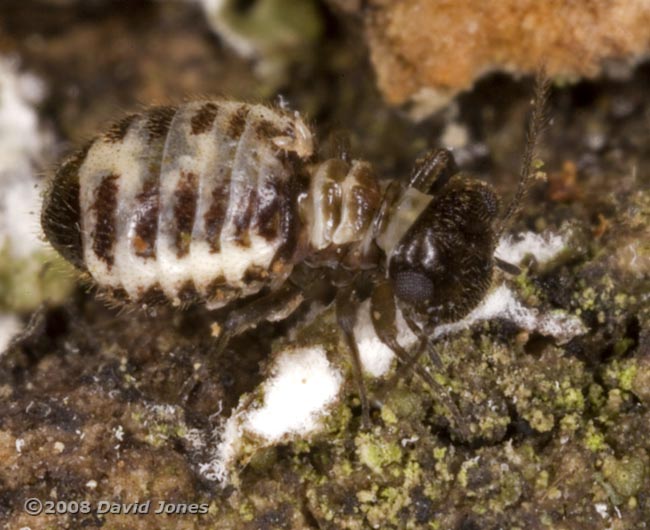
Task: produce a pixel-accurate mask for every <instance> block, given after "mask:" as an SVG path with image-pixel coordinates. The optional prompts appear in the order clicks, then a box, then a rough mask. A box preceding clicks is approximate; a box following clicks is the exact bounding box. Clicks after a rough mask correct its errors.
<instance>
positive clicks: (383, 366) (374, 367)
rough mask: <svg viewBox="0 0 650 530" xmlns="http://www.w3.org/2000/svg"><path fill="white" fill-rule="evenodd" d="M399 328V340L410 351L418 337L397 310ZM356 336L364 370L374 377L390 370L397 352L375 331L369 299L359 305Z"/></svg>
mask: <svg viewBox="0 0 650 530" xmlns="http://www.w3.org/2000/svg"><path fill="white" fill-rule="evenodd" d="M397 329H398V331H399V333H398V336H397V342H398V343H399V344H400V345H401V346H402V347H404V349H406V350H407V351H408V349H409V348H411V347H412V346H414V345H415V343H416V342H417V340H418V339H417V337H416V336H415V335H414V334H413V332H412V331H411V330H410V329H409V327H408V325H407V324H406V322H405V321H404V318H403V317H402V314H401V313H400V312H399V311H398V312H397ZM354 337H355V339H356V341H357V347H358V348H359V357H360V358H361V364H362V366H363V370H364V372H366V373H367V374H368V375H371V376H372V377H382V376H383V375H385V374H386V373H387V372H388V371H389V370H390V367H391V365H392V363H393V359H394V357H395V354H394V353H393V350H391V349H390V348H389V347H388V346H386V345H385V344H384V343H383V342H382V341H381V339H380V338H379V337H378V336H377V333H375V328H374V326H373V324H372V321H371V319H370V301H369V300H366V301H365V302H363V303H362V304H361V305H360V306H359V310H358V311H357V322H356V325H355V327H354Z"/></svg>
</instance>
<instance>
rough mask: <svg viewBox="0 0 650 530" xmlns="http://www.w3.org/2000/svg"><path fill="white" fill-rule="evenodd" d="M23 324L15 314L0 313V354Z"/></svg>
mask: <svg viewBox="0 0 650 530" xmlns="http://www.w3.org/2000/svg"><path fill="white" fill-rule="evenodd" d="M22 328H23V325H22V322H21V321H20V319H19V318H18V317H17V316H16V315H11V314H0V355H2V354H3V353H4V352H5V350H6V349H7V347H8V346H9V344H10V343H11V340H12V339H13V338H14V337H15V336H16V335H17V334H18V333H20V331H21V330H22Z"/></svg>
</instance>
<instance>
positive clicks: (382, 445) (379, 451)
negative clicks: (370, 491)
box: [355, 433, 402, 473]
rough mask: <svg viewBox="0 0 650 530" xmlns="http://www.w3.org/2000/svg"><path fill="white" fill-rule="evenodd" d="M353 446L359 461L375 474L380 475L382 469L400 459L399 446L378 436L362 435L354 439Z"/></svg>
mask: <svg viewBox="0 0 650 530" xmlns="http://www.w3.org/2000/svg"><path fill="white" fill-rule="evenodd" d="M355 445H356V447H357V456H358V458H359V461H360V462H361V463H363V464H364V465H366V466H368V467H369V468H370V469H371V470H372V471H373V472H375V473H382V472H383V469H384V467H386V466H388V465H390V464H395V463H397V462H399V461H400V460H401V458H402V451H401V449H400V447H399V445H397V444H396V443H394V442H390V441H386V440H384V439H383V438H382V437H381V436H380V435H378V434H373V433H362V434H360V435H358V436H357V437H356V439H355Z"/></svg>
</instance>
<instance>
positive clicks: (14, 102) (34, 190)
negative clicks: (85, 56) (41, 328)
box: [0, 56, 52, 257]
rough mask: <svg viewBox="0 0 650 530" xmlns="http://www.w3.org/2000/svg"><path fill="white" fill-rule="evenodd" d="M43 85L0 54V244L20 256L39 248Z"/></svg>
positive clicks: (45, 140)
mask: <svg viewBox="0 0 650 530" xmlns="http://www.w3.org/2000/svg"><path fill="white" fill-rule="evenodd" d="M43 92H44V88H43V85H42V83H41V82H40V81H39V80H38V79H37V78H36V77H34V76H33V75H30V74H27V73H21V72H20V71H19V69H18V64H17V62H16V61H15V60H13V59H10V58H7V57H1V56H0V248H2V247H4V246H5V245H6V244H7V243H10V248H11V251H12V254H13V255H15V256H17V257H25V256H28V255H30V254H32V253H33V252H35V251H37V250H39V249H42V248H43V243H42V241H41V240H40V238H39V233H40V229H39V225H38V212H39V210H40V190H39V188H38V185H39V181H38V179H37V178H36V175H37V173H38V172H39V171H40V169H39V167H38V166H39V162H41V161H42V159H43V157H44V153H45V152H46V150H47V149H48V148H49V147H50V145H51V143H52V136H51V135H50V134H48V133H46V132H44V131H43V129H42V127H41V126H40V124H39V120H38V114H37V111H36V107H35V105H36V104H37V103H38V102H39V101H40V100H41V99H42V97H43Z"/></svg>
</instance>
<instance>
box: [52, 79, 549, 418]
mask: <svg viewBox="0 0 650 530" xmlns="http://www.w3.org/2000/svg"><path fill="white" fill-rule="evenodd" d="M544 93H545V89H544V88H543V85H542V88H538V90H537V96H536V104H535V107H534V111H533V119H532V120H531V123H532V125H531V126H530V128H529V135H530V141H529V143H528V145H529V147H528V148H527V152H526V156H525V157H524V162H523V167H522V171H521V178H520V183H519V186H518V190H517V192H516V194H515V198H514V199H513V202H512V204H511V205H510V207H509V208H508V209H507V211H506V213H505V214H504V215H502V216H500V215H499V205H498V200H497V196H496V194H495V192H494V190H493V189H492V187H491V186H490V185H488V184H487V183H485V182H481V181H479V180H476V179H473V178H471V177H469V176H467V175H465V174H463V173H462V172H459V170H458V168H457V167H456V164H455V163H454V160H453V157H452V155H451V153H450V152H449V151H447V150H444V149H437V150H432V151H430V152H429V153H428V154H427V155H426V156H425V157H423V158H422V159H419V160H418V161H417V162H416V164H415V167H414V169H413V171H412V174H411V176H410V179H409V181H408V183H407V184H403V183H402V182H401V181H399V180H393V181H390V182H388V183H382V182H380V181H379V180H378V179H377V177H376V176H375V174H374V172H373V169H372V166H371V165H370V164H369V163H367V162H365V161H359V160H350V159H349V157H348V156H347V153H341V154H340V156H337V157H333V158H330V159H328V160H324V161H319V160H317V159H316V156H315V155H314V152H315V143H314V139H313V135H312V132H311V130H310V129H309V127H307V125H306V124H305V122H304V121H303V119H302V118H301V117H300V116H299V115H298V113H291V112H289V111H286V110H284V109H282V108H272V107H268V106H264V105H259V104H249V103H240V102H235V101H226V100H214V101H198V102H192V103H186V104H183V105H179V106H164V107H154V108H151V109H149V110H147V111H146V112H143V113H141V114H132V115H129V116H127V117H125V118H124V119H122V120H121V121H119V122H118V123H116V124H115V125H114V126H113V127H111V128H110V129H109V130H108V131H107V132H106V133H104V134H102V135H100V136H98V137H97V138H95V139H94V140H92V141H91V142H90V143H89V144H88V145H86V147H84V148H83V149H81V150H80V151H79V152H77V153H76V154H74V155H73V156H71V157H69V158H68V159H67V160H65V161H64V162H63V163H62V164H61V166H60V167H59V169H58V171H57V172H56V174H55V176H54V178H53V181H52V184H51V187H50V189H49V192H48V193H47V195H46V197H45V201H44V206H43V210H42V226H43V229H44V232H45V234H46V236H47V238H48V239H49V241H50V242H51V244H52V245H53V246H54V247H55V248H56V249H57V250H58V251H59V252H60V253H61V254H62V255H63V256H64V257H65V258H67V259H68V260H69V261H70V262H72V263H73V264H74V265H76V266H77V267H78V268H80V269H81V270H82V271H84V272H85V273H87V274H88V275H89V276H90V277H91V278H92V279H93V280H94V282H95V283H96V284H97V285H98V286H99V287H100V288H101V289H102V291H104V292H105V293H107V294H108V296H109V297H110V298H112V299H115V300H120V301H130V302H135V303H138V304H152V303H158V302H164V301H169V302H171V303H172V304H174V305H183V304H186V303H191V302H203V303H205V304H206V305H207V306H208V308H219V307H224V306H225V307H226V308H229V307H232V310H231V311H230V312H229V313H228V315H227V317H226V319H225V321H224V322H222V323H221V325H220V335H219V341H218V345H217V350H222V349H223V348H225V346H226V345H227V343H228V341H229V339H230V338H231V337H233V336H235V335H237V334H239V333H241V332H242V331H244V330H245V329H247V328H249V327H251V326H254V325H256V324H258V323H259V322H261V321H263V320H279V319H283V318H285V317H287V316H288V315H289V314H290V313H291V312H292V311H293V310H294V309H296V308H297V307H298V306H299V305H301V304H302V303H303V302H305V301H307V300H310V299H312V298H313V297H315V296H316V294H314V293H315V292H316V291H319V292H321V291H322V289H315V288H314V286H315V285H317V284H318V285H322V284H323V283H326V284H328V285H331V286H333V291H335V303H336V310H337V319H338V322H339V325H340V327H341V330H342V332H343V334H344V336H345V338H346V340H347V343H348V345H349V347H350V350H351V352H352V355H351V359H352V366H353V369H354V372H355V375H356V379H357V382H358V385H359V395H360V399H361V404H362V411H363V419H364V421H365V422H367V421H368V418H369V405H368V400H367V397H366V392H365V389H364V386H363V380H362V378H361V366H360V361H359V354H358V351H357V346H356V342H355V340H354V337H353V328H354V324H355V317H356V311H357V306H358V303H359V302H360V301H361V300H362V299H363V298H367V297H370V300H371V314H372V322H373V325H374V326H375V329H376V332H377V334H378V336H379V337H380V339H381V340H382V341H383V342H384V343H385V344H386V345H388V346H389V347H390V348H391V349H393V351H395V353H396V354H397V356H398V358H399V359H400V360H401V361H403V363H404V366H405V367H408V368H411V367H412V368H413V369H415V372H416V373H417V374H419V375H420V376H421V377H423V378H424V379H426V380H427V381H428V382H429V383H430V384H431V385H432V386H434V387H436V388H438V385H437V383H436V382H435V380H434V379H433V378H432V377H431V376H430V375H429V374H428V372H426V371H425V370H424V369H422V368H421V367H420V366H419V364H418V363H417V362H416V360H417V358H418V356H419V355H420V354H421V353H422V351H424V349H425V348H427V347H428V348H429V349H431V347H432V345H431V344H430V343H429V342H428V339H427V337H428V336H430V330H431V329H432V328H433V327H435V326H436V325H438V324H440V323H444V322H450V321H454V320H457V319H459V318H462V317H463V316H465V315H466V314H467V313H468V312H469V311H470V310H471V309H472V308H474V307H475V306H476V305H477V304H478V302H479V301H480V300H481V299H482V298H483V296H484V295H485V293H486V291H487V289H488V287H489V286H490V283H491V278H492V271H493V267H494V265H495V264H496V265H498V266H501V267H503V268H506V269H507V268H508V265H507V264H504V263H502V262H500V261H499V260H497V259H496V258H495V257H494V250H495V246H496V242H497V239H498V236H499V234H500V233H501V232H502V231H503V230H504V228H505V227H506V226H507V223H508V221H509V219H510V218H511V217H512V216H513V214H514V213H515V211H516V210H517V208H518V205H519V203H520V201H521V199H522V197H523V195H524V193H525V191H526V189H527V188H528V187H529V185H530V183H531V181H532V173H533V169H532V162H533V157H534V149H535V143H536V138H537V134H538V130H539V123H540V121H541V117H540V116H541V111H542V107H543V100H544ZM235 300H240V302H241V303H238V304H237V305H236V307H235V306H234V305H233V302H234V301H235ZM398 308H399V310H400V311H401V312H402V314H403V315H404V318H405V320H406V322H407V323H408V325H409V326H410V327H411V328H412V329H413V330H414V331H416V334H417V335H418V336H420V337H422V341H421V347H419V348H417V351H415V354H410V353H409V352H406V351H404V350H403V349H402V348H401V347H400V345H399V344H398V343H397V340H396V335H397V327H396V323H395V322H396V321H395V318H396V312H397V310H398ZM440 390H441V392H443V393H444V391H442V389H440ZM447 404H448V406H449V408H450V409H451V410H452V412H453V413H454V416H456V417H457V418H458V412H457V410H456V409H455V405H454V404H453V401H452V400H450V399H447Z"/></svg>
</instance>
